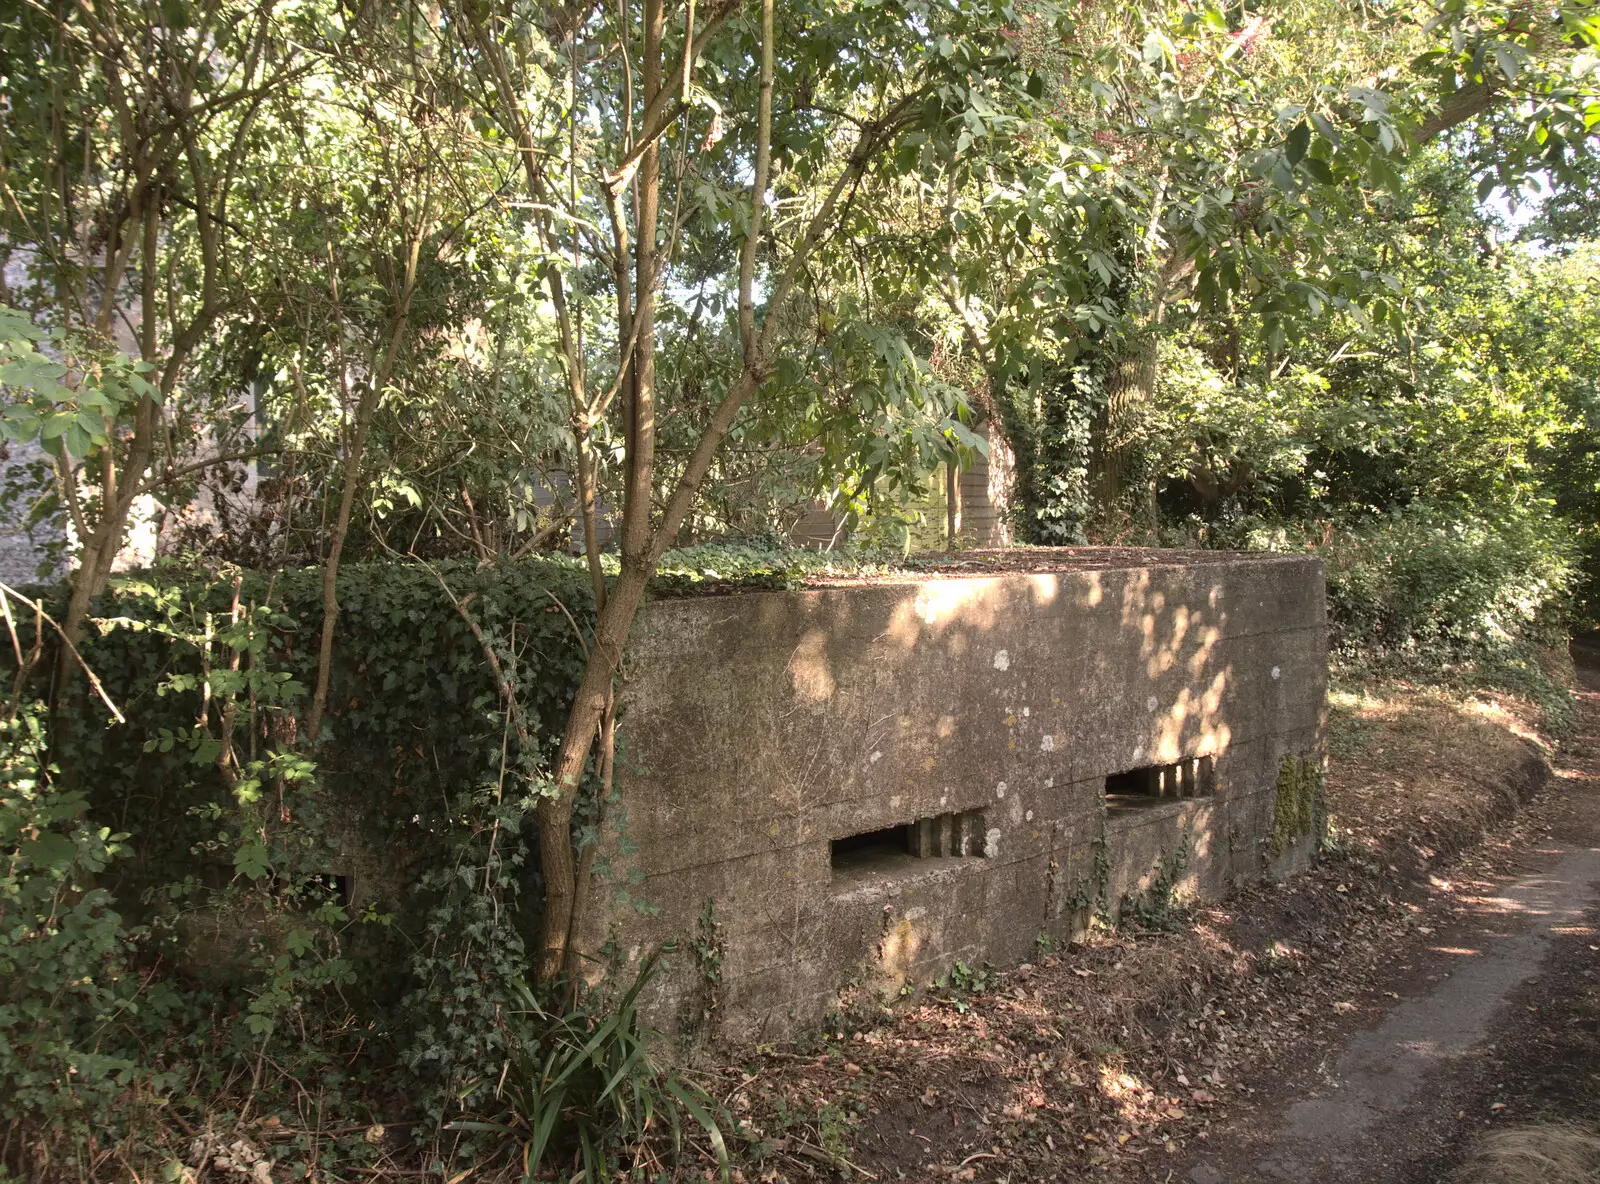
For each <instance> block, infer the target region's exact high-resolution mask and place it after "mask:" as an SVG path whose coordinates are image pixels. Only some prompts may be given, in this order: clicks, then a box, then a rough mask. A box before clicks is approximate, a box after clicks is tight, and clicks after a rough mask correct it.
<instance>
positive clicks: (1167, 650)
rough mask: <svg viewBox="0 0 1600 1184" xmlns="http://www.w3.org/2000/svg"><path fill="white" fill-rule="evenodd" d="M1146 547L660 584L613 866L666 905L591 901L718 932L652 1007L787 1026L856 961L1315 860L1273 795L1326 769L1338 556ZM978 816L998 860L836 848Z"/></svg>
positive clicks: (1001, 933)
mask: <svg viewBox="0 0 1600 1184" xmlns="http://www.w3.org/2000/svg"><path fill="white" fill-rule="evenodd" d="M1132 562H1138V563H1146V564H1147V565H1145V566H1133V565H1131V563H1130V558H1129V556H1128V553H1122V557H1121V559H1120V561H1119V565H1118V566H1112V567H1109V568H1105V567H1102V568H1100V569H1098V570H1066V571H1052V572H1048V573H1040V574H1005V575H994V576H982V577H959V576H941V577H936V578H930V579H927V580H925V581H921V582H904V583H874V584H871V585H867V586H859V587H840V588H831V589H822V590H814V591H803V592H773V593H749V594H743V595H738V596H726V597H712V598H703V599H689V600H672V601H660V602H656V603H653V604H652V605H650V606H649V607H648V608H647V610H646V612H645V614H644V615H643V617H642V618H641V621H640V623H639V626H638V628H637V630H636V632H635V640H634V643H633V647H632V650H631V656H630V661H629V678H628V684H627V690H626V700H625V704H626V715H625V718H624V723H623V728H622V736H623V741H624V753H623V756H622V757H621V759H620V760H619V769H620V770H621V772H619V777H621V778H622V784H623V794H622V800H623V801H624V802H625V803H626V815H625V819H624V821H623V823H622V825H623V827H624V828H625V839H626V841H625V842H624V843H623V844H622V845H621V847H620V848H619V849H617V850H616V851H614V852H613V854H612V857H611V860H610V861H609V862H610V864H611V866H612V869H613V871H612V874H613V875H614V876H616V877H618V879H619V882H620V879H621V876H622V875H623V873H624V872H625V871H629V870H631V871H632V872H633V873H634V879H635V883H634V884H633V885H632V886H630V887H629V888H628V894H629V896H631V897H632V898H633V899H634V901H635V902H636V901H637V900H639V899H641V898H642V899H643V900H644V901H646V902H648V904H649V905H650V906H653V907H654V908H655V909H657V910H659V911H656V912H655V913H654V914H653V915H650V914H649V913H648V912H641V911H640V910H638V909H637V908H635V907H632V906H628V905H625V906H623V907H618V908H614V909H611V910H610V911H609V912H607V910H605V909H597V910H596V924H597V925H599V924H609V926H610V936H611V937H612V938H613V939H615V940H616V942H617V944H618V948H619V949H620V950H621V952H622V955H623V957H624V958H625V959H627V960H629V961H632V960H636V959H637V958H639V957H640V956H642V955H643V954H644V953H646V952H648V951H649V950H650V949H651V948H653V947H654V946H655V945H656V944H658V943H660V942H662V941H665V940H668V939H672V938H677V939H679V940H680V942H683V941H685V940H687V939H694V938H697V937H698V939H699V943H700V949H699V951H698V954H695V953H689V952H685V953H682V954H680V955H678V956H677V957H676V958H674V959H672V960H671V963H670V966H671V969H670V971H669V972H668V973H667V974H664V975H662V976H661V977H660V978H659V979H658V980H657V984H656V990H655V995H654V997H653V999H652V1000H651V1002H650V1009H651V1011H652V1012H653V1019H654V1022H656V1023H657V1024H658V1025H660V1026H664V1027H665V1028H667V1029H668V1030H675V1031H679V1032H685V1031H688V1032H692V1031H694V1030H695V1029H696V1028H697V1027H699V1026H701V1025H703V1024H704V1023H705V1022H707V1021H706V1014H707V1013H708V1012H709V1013H710V1016H711V1019H710V1023H711V1024H713V1025H714V1026H715V1027H716V1028H717V1029H718V1032H717V1034H719V1035H721V1036H724V1037H727V1038H730V1039H735V1040H754V1039H763V1038H771V1037H775V1036H778V1035H781V1034H783V1033H785V1032H788V1031H790V1030H792V1029H794V1028H796V1027H801V1026H805V1025H807V1024H810V1023H814V1022H816V1021H817V1020H818V1019H820V1018H821V1017H822V1016H823V1015H824V1014H826V1013H827V1012H828V1011H829V1010H830V1009H832V1008H833V1007H834V1006H835V1005H836V1001H837V997H838V992H839V990H840V988H841V986H842V985H844V984H845V983H847V982H855V983H861V982H863V981H865V982H868V983H871V984H875V985H878V986H882V987H884V988H886V989H894V988H897V987H898V986H899V985H901V984H909V985H911V986H921V985H924V984H926V983H927V982H928V981H929V980H931V979H932V978H933V977H935V976H936V975H937V974H939V973H940V972H942V971H943V970H945V969H946V968H948V966H949V965H950V964H951V963H952V962H954V961H955V960H957V959H960V960H963V961H967V962H969V963H972V962H981V961H983V960H985V959H987V960H990V961H993V962H996V963H1005V962H1008V961H1015V960H1020V959H1023V958H1025V957H1027V956H1030V955H1031V954H1032V953H1033V952H1034V951H1035V950H1036V948H1037V943H1038V941H1039V939H1040V937H1041V935H1042V936H1044V937H1045V938H1047V939H1050V938H1053V939H1061V938H1066V937H1068V936H1070V935H1071V934H1072V933H1073V932H1075V931H1079V930H1081V927H1082V926H1083V925H1084V924H1086V923H1087V921H1088V919H1089V917H1090V916H1091V915H1092V914H1093V913H1094V912H1095V911H1098V910H1099V909H1101V908H1104V909H1107V910H1110V911H1115V910H1116V908H1117V907H1118V903H1119V902H1120V901H1121V900H1122V898H1123V896H1124V894H1126V893H1134V892H1139V891H1142V890H1145V889H1147V888H1148V887H1149V886H1150V885H1151V883H1152V882H1153V881H1155V880H1156V879H1157V878H1158V877H1159V876H1161V875H1163V874H1165V875H1167V876H1169V877H1174V878H1175V879H1176V881H1177V885H1178V888H1179V890H1180V891H1182V892H1189V893H1196V894H1200V895H1203V896H1208V897H1214V896H1216V895H1218V894H1220V893H1221V892H1223V891H1224V890H1225V889H1226V887H1227V886H1228V885H1229V884H1230V883H1233V882H1236V881H1239V880H1241V879H1245V878H1249V877H1256V876H1260V875H1263V874H1274V875H1275V874H1284V873H1286V872H1288V871H1291V870H1293V869H1294V868H1295V867H1297V866H1299V865H1300V864H1302V863H1304V862H1305V861H1306V860H1308V859H1309V857H1310V855H1311V852H1312V849H1313V846H1314V842H1315V839H1314V836H1312V835H1310V834H1307V833H1304V832H1305V831H1306V830H1307V829H1308V826H1307V825H1302V824H1301V823H1300V822H1298V821H1296V820H1290V819H1288V817H1287V815H1285V819H1284V820H1283V824H1281V825H1279V826H1278V828H1277V830H1276V832H1275V831H1274V817H1275V811H1276V808H1277V803H1278V800H1279V799H1280V797H1282V796H1283V794H1282V793H1281V792H1280V789H1279V780H1280V778H1279V773H1280V768H1281V767H1282V766H1283V764H1284V762H1285V760H1286V758H1288V757H1291V756H1295V757H1309V758H1311V760H1312V761H1314V762H1316V764H1315V767H1316V768H1319V769H1320V760H1321V751H1322V747H1321V746H1322V738H1321V737H1322V720H1323V702H1324V692H1325V681H1326V632H1325V611H1324V600H1323V576H1322V568H1321V565H1320V563H1319V562H1318V561H1317V560H1315V559H1311V558H1298V557H1278V556H1271V557H1268V556H1262V557H1254V556H1251V557H1238V556H1220V555H1197V554H1190V553H1184V554H1180V553H1174V552H1157V551H1152V552H1147V553H1144V554H1143V555H1135V556H1133V557H1132ZM1202 757H1209V758H1210V760H1209V762H1205V763H1204V764H1205V770H1206V773H1205V776H1204V777H1203V778H1201V782H1203V784H1196V783H1195V781H1194V775H1193V774H1191V781H1190V784H1189V788H1188V790H1187V792H1189V793H1194V792H1201V793H1204V794H1205V796H1191V797H1173V798H1166V799H1160V800H1157V799H1155V798H1139V799H1126V798H1122V797H1116V798H1113V799H1112V807H1111V808H1110V809H1108V808H1107V797H1106V791H1107V782H1106V778H1107V777H1108V776H1110V775H1113V774H1118V773H1121V772H1124V771H1127V770H1133V769H1139V768H1143V767H1147V766H1155V765H1165V764H1171V763H1174V762H1179V761H1190V762H1195V758H1202ZM1188 767H1189V768H1191V769H1198V768H1200V767H1201V765H1200V763H1198V762H1195V763H1191V764H1190V765H1189V766H1188ZM1296 767H1297V768H1302V767H1304V768H1310V767H1312V766H1311V765H1310V764H1305V765H1302V766H1296ZM1297 784H1298V782H1297ZM973 812H981V833H982V853H981V854H967V855H944V856H932V857H921V858H919V857H918V856H916V855H913V854H910V853H909V852H908V851H905V850H901V851H896V852H890V851H888V850H887V849H880V848H881V845H880V847H873V846H871V845H869V846H868V848H867V849H866V850H864V851H860V852H857V853H855V854H854V855H853V856H852V855H849V854H843V855H841V856H840V858H839V860H838V862H837V866H835V861H834V860H833V858H832V857H831V854H830V852H831V850H832V848H831V843H832V842H833V841H835V840H840V839H846V838H848V837H850V836H859V835H863V834H865V833H867V832H875V831H879V830H881V829H883V828H890V827H898V826H902V825H904V824H912V823H916V822H918V821H919V820H931V819H943V818H944V816H947V815H952V814H962V815H964V825H965V827H966V829H967V830H968V831H970V830H972V829H973V827H974V825H976V823H977V817H978V816H977V814H975V813H973ZM1305 816H1306V818H1307V819H1309V818H1310V811H1309V810H1307V811H1306V812H1305ZM945 825H948V823H947V822H946V823H945ZM925 829H926V828H925ZM945 849H946V850H948V849H949V846H948V844H947V845H946V847H945ZM968 849H971V850H975V849H976V844H972V845H971V846H970V847H969V848H968ZM623 852H628V853H626V854H624V853H623ZM641 873H642V877H643V879H642V881H639V880H638V876H639V874H641ZM708 917H714V919H715V921H716V922H717V927H716V930H715V936H714V937H713V936H712V934H711V933H710V931H708V930H707V929H706V928H705V924H704V922H705V920H706V919H707V918H708ZM712 964H715V969H716V971H717V975H716V976H715V978H714V979H713V977H712V976H710V975H707V974H705V973H704V971H705V969H707V968H708V967H710V966H711V965H712Z"/></svg>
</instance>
